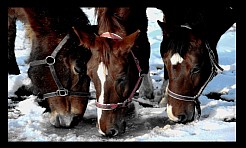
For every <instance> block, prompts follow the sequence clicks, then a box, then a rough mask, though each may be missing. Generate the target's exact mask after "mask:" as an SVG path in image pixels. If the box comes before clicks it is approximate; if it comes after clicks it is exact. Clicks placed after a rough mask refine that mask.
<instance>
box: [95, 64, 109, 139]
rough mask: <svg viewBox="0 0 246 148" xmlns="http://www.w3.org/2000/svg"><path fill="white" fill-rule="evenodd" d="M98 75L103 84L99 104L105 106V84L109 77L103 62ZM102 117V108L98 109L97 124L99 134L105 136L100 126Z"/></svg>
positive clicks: (99, 66)
mask: <svg viewBox="0 0 246 148" xmlns="http://www.w3.org/2000/svg"><path fill="white" fill-rule="evenodd" d="M97 75H98V77H99V79H100V82H101V93H100V96H99V99H98V102H99V103H101V104H103V100H104V83H105V81H106V76H107V75H108V69H107V67H106V66H105V65H104V63H103V62H101V63H100V64H99V65H98V69H97ZM101 115H102V109H101V108H97V123H98V128H99V133H101V134H103V135H104V134H105V133H103V132H102V130H101V128H100V124H99V121H100V119H101Z"/></svg>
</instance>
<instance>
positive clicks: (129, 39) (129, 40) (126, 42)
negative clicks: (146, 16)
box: [121, 29, 140, 52]
mask: <svg viewBox="0 0 246 148" xmlns="http://www.w3.org/2000/svg"><path fill="white" fill-rule="evenodd" d="M139 33H140V30H139V29H138V30H137V31H135V32H134V33H132V34H130V35H128V36H126V37H125V38H124V39H123V40H122V42H121V49H124V50H126V49H127V52H129V51H130V49H131V47H132V46H133V45H134V43H135V40H136V39H137V38H138V36H139Z"/></svg>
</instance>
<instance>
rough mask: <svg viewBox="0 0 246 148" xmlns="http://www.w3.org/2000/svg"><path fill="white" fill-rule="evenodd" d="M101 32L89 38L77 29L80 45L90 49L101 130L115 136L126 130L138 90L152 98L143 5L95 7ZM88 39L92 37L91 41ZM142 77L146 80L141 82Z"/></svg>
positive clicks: (89, 69) (91, 73)
mask: <svg viewBox="0 0 246 148" xmlns="http://www.w3.org/2000/svg"><path fill="white" fill-rule="evenodd" d="M96 15H97V21H98V34H99V35H100V36H94V37H92V38H91V37H90V36H89V35H88V34H86V33H84V32H81V31H78V30H77V29H75V30H77V31H78V35H79V37H80V39H81V44H82V45H84V46H86V47H87V48H90V50H91V51H92V57H91V59H90V60H89V62H88V64H87V65H88V67H87V68H88V70H87V71H88V73H87V74H88V75H89V76H90V78H91V80H92V81H93V83H94V85H95V89H96V98H97V101H96V106H97V115H98V117H97V118H98V119H97V124H98V128H99V133H101V134H102V135H105V136H115V135H118V134H121V133H124V131H125V127H126V122H125V115H126V109H127V105H128V104H129V103H130V102H131V101H132V98H133V96H134V94H135V92H136V91H137V89H138V88H139V86H140V83H141V82H144V81H145V84H146V86H145V87H146V88H144V89H143V87H142V90H140V89H139V93H140V94H142V95H143V96H144V97H146V98H149V99H153V88H152V87H153V86H152V84H148V83H149V82H150V81H148V78H149V77H147V75H148V72H149V57H150V44H149V41H148V38H147V24H148V20H147V16H146V8H144V7H134V8H133V7H132V8H131V7H130V8H129V7H122V8H112V7H110V8H96ZM87 40H91V44H88V41H87ZM142 77H143V81H142Z"/></svg>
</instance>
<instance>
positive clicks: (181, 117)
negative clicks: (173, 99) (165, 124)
mask: <svg viewBox="0 0 246 148" xmlns="http://www.w3.org/2000/svg"><path fill="white" fill-rule="evenodd" d="M187 110H188V111H183V113H180V114H178V115H175V114H174V112H173V106H172V105H170V104H167V116H168V118H169V119H170V120H172V121H174V122H177V123H183V124H186V123H188V122H192V121H194V115H195V108H193V109H190V108H189V109H187Z"/></svg>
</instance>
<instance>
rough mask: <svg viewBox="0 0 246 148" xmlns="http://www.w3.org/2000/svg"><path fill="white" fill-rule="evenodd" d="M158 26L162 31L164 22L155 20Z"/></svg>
mask: <svg viewBox="0 0 246 148" xmlns="http://www.w3.org/2000/svg"><path fill="white" fill-rule="evenodd" d="M157 23H158V25H159V26H160V27H161V29H163V26H164V22H162V21H160V20H157Z"/></svg>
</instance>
